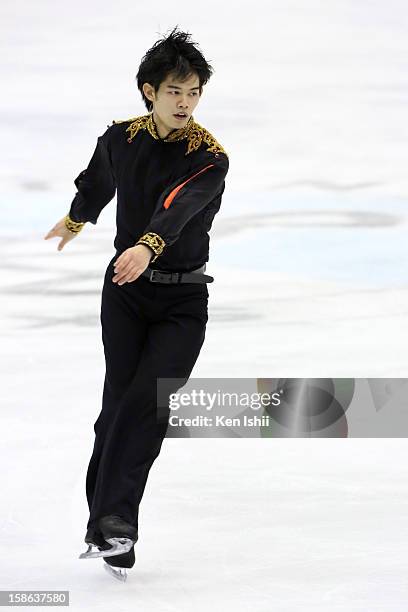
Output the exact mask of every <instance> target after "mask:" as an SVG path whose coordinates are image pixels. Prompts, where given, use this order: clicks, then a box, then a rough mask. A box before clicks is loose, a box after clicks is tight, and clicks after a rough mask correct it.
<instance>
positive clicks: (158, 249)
mask: <svg viewBox="0 0 408 612" xmlns="http://www.w3.org/2000/svg"><path fill="white" fill-rule="evenodd" d="M136 244H146V245H147V246H148V247H150V248H151V249H152V251H153V252H154V254H155V256H154V257H153V259H151V260H150V263H153V261H156V259H157V258H158V256H159V255H161V254H162V253H163V249H164V247H165V246H166V243H165V242H164V240H163V238H162V237H161V236H159V234H155V233H154V232H147V234H143V236H142V237H141V238H139V240H138V241H137V242H136Z"/></svg>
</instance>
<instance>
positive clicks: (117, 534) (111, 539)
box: [98, 514, 138, 557]
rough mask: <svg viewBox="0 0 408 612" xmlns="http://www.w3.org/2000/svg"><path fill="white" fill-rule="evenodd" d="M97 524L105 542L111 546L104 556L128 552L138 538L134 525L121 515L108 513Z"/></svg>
mask: <svg viewBox="0 0 408 612" xmlns="http://www.w3.org/2000/svg"><path fill="white" fill-rule="evenodd" d="M98 526H99V529H100V532H101V533H102V536H103V538H104V540H105V542H108V543H109V544H111V546H112V548H111V549H110V550H109V551H107V554H106V553H105V555H104V556H105V557H112V556H117V555H119V554H122V553H128V552H130V551H131V549H132V548H133V546H134V544H135V543H136V542H137V540H138V533H137V529H136V527H134V526H133V525H131V524H130V523H128V522H127V521H125V520H124V519H123V518H122V517H120V516H118V515H115V514H109V515H108V516H103V517H102V518H101V519H99V521H98Z"/></svg>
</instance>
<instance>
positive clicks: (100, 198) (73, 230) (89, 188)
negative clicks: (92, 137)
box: [44, 130, 116, 251]
mask: <svg viewBox="0 0 408 612" xmlns="http://www.w3.org/2000/svg"><path fill="white" fill-rule="evenodd" d="M107 133H108V130H106V132H105V133H104V134H103V135H102V136H99V137H98V140H97V144H96V147H95V150H94V153H93V155H92V158H91V160H90V162H89V164H88V167H87V168H86V170H82V172H80V174H79V175H78V176H77V178H76V179H75V181H74V183H75V186H76V188H77V190H78V191H77V193H76V195H75V197H74V199H73V201H72V203H71V207H70V209H69V212H68V214H67V215H65V216H64V217H63V218H62V219H60V220H59V221H58V222H57V223H56V224H55V225H54V227H53V228H52V229H51V230H50V231H49V232H48V233H47V234H46V235H45V236H44V240H48V239H49V238H54V237H56V236H60V237H62V240H61V241H60V242H59V244H58V250H59V251H61V249H62V248H63V247H64V246H65V244H66V243H67V242H69V241H70V240H72V239H73V238H74V237H75V236H76V235H77V234H78V233H79V232H80V231H81V230H82V229H83V227H84V225H85V223H86V222H87V221H90V222H91V223H93V224H94V225H95V224H96V222H97V219H98V217H99V215H100V213H101V211H102V209H103V208H104V207H105V206H106V205H107V204H108V203H109V202H110V201H111V200H112V198H113V197H114V195H115V192H116V180H115V177H114V173H113V169H112V163H111V158H110V153H109V143H108V141H107Z"/></svg>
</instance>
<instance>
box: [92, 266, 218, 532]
mask: <svg viewBox="0 0 408 612" xmlns="http://www.w3.org/2000/svg"><path fill="white" fill-rule="evenodd" d="M118 256H119V255H118V254H116V255H115V256H114V257H113V258H112V259H111V261H110V262H109V264H108V267H107V269H106V273H105V278H104V284H103V289H102V297H101V311H100V319H101V325H102V340H103V347H104V353H105V363H106V372H105V381H104V388H103V396H102V410H101V412H100V414H99V416H98V418H97V420H96V422H95V424H94V431H95V442H94V448H93V453H92V457H91V460H90V462H89V467H88V471H87V476H86V495H87V501H88V506H89V513H90V515H89V521H88V525H87V527H88V528H89V527H95V526H96V525H97V521H98V519H99V518H101V517H102V516H105V515H107V514H117V515H119V516H122V517H123V518H124V519H125V520H126V521H128V522H129V523H131V524H132V525H134V526H135V527H136V528H138V515H139V504H140V501H141V499H142V495H143V492H144V489H145V486H146V480H147V477H148V473H149V470H150V468H151V466H152V464H153V462H154V460H155V459H156V457H157V456H158V454H159V453H160V448H161V445H162V442H163V438H164V436H165V433H166V429H167V426H168V419H167V424H165V427H163V422H162V425H161V426H160V427H159V428H158V426H157V378H178V379H182V381H180V383H179V384H177V385H176V388H173V389H169V392H176V391H177V389H179V388H180V387H182V386H183V385H184V384H185V383H186V382H187V380H188V378H189V376H190V373H191V371H192V369H193V367H194V364H195V362H196V360H197V357H198V355H199V353H200V350H201V346H202V344H203V342H204V336H205V328H206V324H207V320H208V312H207V303H208V289H207V285H206V284H198V283H197V284H192V283H185V284H179V285H176V284H174V285H171V284H162V283H151V282H150V281H149V280H147V279H146V278H144V277H142V276H139V278H137V279H136V280H135V281H133V282H130V283H124V284H123V285H118V284H117V283H114V282H113V281H112V277H113V276H114V270H113V265H114V262H115V260H116V259H117V257H118ZM166 391H167V389H166Z"/></svg>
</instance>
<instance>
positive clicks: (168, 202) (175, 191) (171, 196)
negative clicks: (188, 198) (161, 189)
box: [163, 164, 214, 208]
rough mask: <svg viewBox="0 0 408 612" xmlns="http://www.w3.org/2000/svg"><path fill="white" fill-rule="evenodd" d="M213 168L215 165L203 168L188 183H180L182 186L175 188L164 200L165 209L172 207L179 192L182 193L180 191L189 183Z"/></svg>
mask: <svg viewBox="0 0 408 612" xmlns="http://www.w3.org/2000/svg"><path fill="white" fill-rule="evenodd" d="M212 166H214V164H209V165H208V166H206V167H205V168H202V169H201V170H200V171H199V172H196V173H195V174H193V176H190V178H188V179H187V180H186V181H184V183H180V185H177V187H175V188H174V189H173V190H172V191H171V192H170V193H169V195H168V196H167V198H166V199H165V200H164V203H163V207H164V208H168V207H169V206H170V204H171V203H172V201H173V200H174V198H175V197H176V195H177V194H178V192H179V191H180V189H181V188H182V187H183V186H184V185H185V184H186V183H188V182H189V181H191V180H192V179H193V178H194V177H195V176H198V175H199V174H201V173H202V172H204V170H207V169H208V168H211V167H212Z"/></svg>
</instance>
